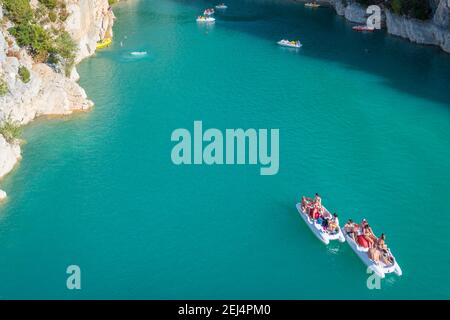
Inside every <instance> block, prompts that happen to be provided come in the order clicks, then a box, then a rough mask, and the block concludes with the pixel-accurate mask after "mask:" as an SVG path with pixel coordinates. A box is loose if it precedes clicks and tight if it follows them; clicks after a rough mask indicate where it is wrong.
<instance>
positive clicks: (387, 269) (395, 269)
mask: <svg viewBox="0 0 450 320" xmlns="http://www.w3.org/2000/svg"><path fill="white" fill-rule="evenodd" d="M343 233H344V237H345V239H346V240H347V243H348V245H349V246H350V248H352V250H353V251H354V252H355V253H356V255H357V256H358V257H359V258H360V259H361V261H362V262H363V263H364V264H365V265H366V266H367V267H368V268H370V270H372V271H373V272H374V273H375V274H376V275H377V276H378V277H380V278H382V279H383V278H384V277H385V275H386V274H388V273H395V274H396V275H398V276H401V275H402V269H401V268H400V266H399V265H398V263H397V260H396V259H395V257H394V255H393V254H392V252H391V250H390V249H388V255H389V256H390V257H392V260H393V262H392V263H391V264H389V265H386V264H385V263H384V262H382V261H378V262H375V261H373V260H372V259H370V258H369V255H368V252H369V248H365V247H361V246H360V245H358V243H357V242H356V241H355V240H353V238H352V237H351V236H350V235H348V234H347V232H346V231H345V230H344V232H343Z"/></svg>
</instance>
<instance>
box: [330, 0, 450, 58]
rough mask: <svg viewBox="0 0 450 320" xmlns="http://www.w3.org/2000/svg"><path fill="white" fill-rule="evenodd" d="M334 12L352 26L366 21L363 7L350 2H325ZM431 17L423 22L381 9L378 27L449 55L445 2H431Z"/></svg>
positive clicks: (449, 14)
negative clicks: (352, 23) (380, 24)
mask: <svg viewBox="0 0 450 320" xmlns="http://www.w3.org/2000/svg"><path fill="white" fill-rule="evenodd" d="M327 2H328V3H329V4H330V5H331V6H333V7H334V9H335V10H336V13H337V14H338V15H340V16H344V17H345V18H346V19H347V20H349V21H351V22H355V23H364V22H365V21H366V7H363V6H362V5H360V4H359V3H357V2H354V1H350V0H346V1H343V0H327ZM431 4H432V10H433V17H432V19H430V20H427V21H421V20H418V19H412V18H407V17H404V16H399V15H396V14H394V13H392V12H391V11H389V10H388V9H386V8H382V16H381V17H382V25H383V26H384V27H385V28H386V31H387V33H388V34H391V35H394V36H398V37H402V38H405V39H408V40H409V41H411V42H414V43H418V44H424V45H435V46H439V47H440V48H441V49H442V50H443V51H445V52H447V53H450V26H449V22H450V8H449V3H448V1H447V0H433V1H431Z"/></svg>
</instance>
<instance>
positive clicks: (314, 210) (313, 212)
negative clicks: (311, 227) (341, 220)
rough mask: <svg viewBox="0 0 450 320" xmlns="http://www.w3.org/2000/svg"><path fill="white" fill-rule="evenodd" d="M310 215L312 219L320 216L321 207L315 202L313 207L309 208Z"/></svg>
mask: <svg viewBox="0 0 450 320" xmlns="http://www.w3.org/2000/svg"><path fill="white" fill-rule="evenodd" d="M309 216H310V218H311V219H313V220H316V219H318V218H319V216H320V208H319V207H318V206H317V205H316V204H314V205H313V207H312V208H310V209H309Z"/></svg>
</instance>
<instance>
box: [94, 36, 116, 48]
mask: <svg viewBox="0 0 450 320" xmlns="http://www.w3.org/2000/svg"><path fill="white" fill-rule="evenodd" d="M111 43H112V39H111V38H105V39H103V40H102V41H100V42H97V46H96V49H104V48H106V47H109V46H110V45H111Z"/></svg>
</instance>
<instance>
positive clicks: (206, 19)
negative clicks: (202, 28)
mask: <svg viewBox="0 0 450 320" xmlns="http://www.w3.org/2000/svg"><path fill="white" fill-rule="evenodd" d="M214 21H216V19H214V18H213V17H206V16H199V17H197V22H209V23H212V22H214Z"/></svg>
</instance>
